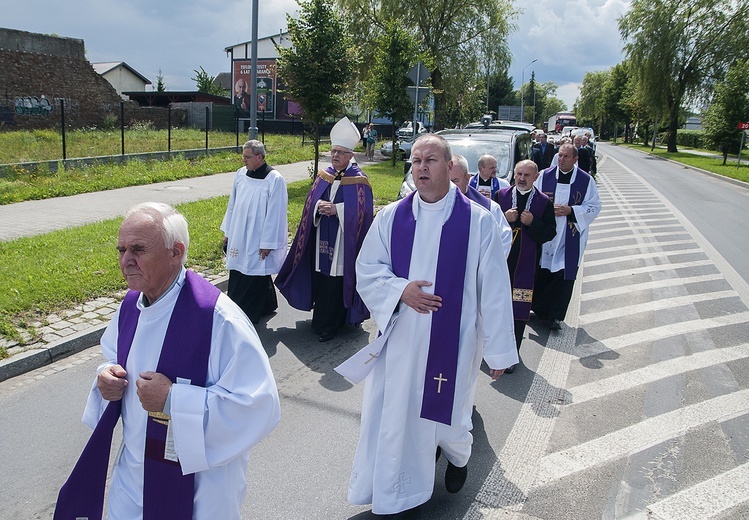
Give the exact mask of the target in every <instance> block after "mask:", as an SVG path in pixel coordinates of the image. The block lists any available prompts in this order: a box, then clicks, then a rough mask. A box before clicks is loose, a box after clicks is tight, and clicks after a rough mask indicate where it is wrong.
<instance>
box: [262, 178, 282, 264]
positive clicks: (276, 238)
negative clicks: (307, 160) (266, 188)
mask: <svg viewBox="0 0 749 520" xmlns="http://www.w3.org/2000/svg"><path fill="white" fill-rule="evenodd" d="M288 203H289V195H288V192H287V191H286V182H285V181H284V179H283V177H281V175H280V174H278V175H276V176H275V177H274V179H273V182H272V184H271V186H270V195H269V198H268V206H267V208H266V210H265V225H264V226H263V230H262V237H261V239H260V249H283V250H284V251H285V250H286V244H287V242H288V234H289V225H288V220H287V218H288V217H287V207H288Z"/></svg>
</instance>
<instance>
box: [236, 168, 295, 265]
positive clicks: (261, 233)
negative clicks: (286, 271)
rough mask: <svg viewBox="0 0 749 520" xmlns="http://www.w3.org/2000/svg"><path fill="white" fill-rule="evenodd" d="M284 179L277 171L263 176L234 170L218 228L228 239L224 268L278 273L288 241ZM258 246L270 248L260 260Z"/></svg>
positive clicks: (244, 170)
mask: <svg viewBox="0 0 749 520" xmlns="http://www.w3.org/2000/svg"><path fill="white" fill-rule="evenodd" d="M287 205H288V193H287V191H286V182H285V181H284V178H283V177H282V176H281V174H280V173H278V172H277V171H276V170H271V171H270V172H269V173H268V175H267V176H266V177H265V178H264V179H253V178H251V177H248V176H247V168H246V167H244V166H243V167H242V168H240V169H239V170H237V173H236V175H235V176H234V185H233V186H232V190H231V195H229V204H228V206H227V208H226V213H225V214H224V220H223V222H222V223H221V231H223V232H224V235H225V236H227V237H228V238H229V242H228V244H227V249H226V268H227V269H232V270H235V271H239V272H240V273H242V274H245V275H247V276H266V275H269V274H277V273H278V271H279V269H281V265H282V264H283V261H284V258H286V245H287V244H288V241H289V227H288V222H287V210H286V209H287ZM260 249H270V250H271V252H270V254H269V255H268V256H267V257H266V258H265V260H261V259H260V257H259V254H258V252H259V251H260Z"/></svg>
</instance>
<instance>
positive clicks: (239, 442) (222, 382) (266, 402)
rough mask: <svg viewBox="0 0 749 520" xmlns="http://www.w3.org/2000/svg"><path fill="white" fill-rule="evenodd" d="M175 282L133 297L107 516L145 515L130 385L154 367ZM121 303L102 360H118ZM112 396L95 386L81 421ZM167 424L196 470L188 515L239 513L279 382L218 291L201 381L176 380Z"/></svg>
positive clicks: (140, 440)
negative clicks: (159, 292)
mask: <svg viewBox="0 0 749 520" xmlns="http://www.w3.org/2000/svg"><path fill="white" fill-rule="evenodd" d="M184 280H185V270H184V268H183V269H182V271H181V273H180V274H179V277H178V281H177V283H176V284H175V285H174V286H173V287H172V288H171V289H170V290H169V291H168V292H167V294H166V295H164V296H163V297H162V298H161V299H159V300H158V301H156V302H155V303H154V304H153V305H151V306H149V307H144V306H143V302H142V300H143V296H142V295H141V297H140V299H139V300H138V303H137V305H138V309H140V316H139V318H138V326H137V328H136V332H135V337H134V338H133V343H132V347H131V348H130V353H129V356H128V359H127V363H126V366H125V370H126V371H127V380H128V384H127V386H126V387H125V394H124V396H123V401H122V421H123V424H124V429H123V443H122V446H121V447H120V452H119V454H118V458H117V461H116V465H115V468H114V470H113V473H112V478H111V483H110V485H109V498H108V510H109V515H108V517H107V518H108V519H109V520H137V519H139V518H142V515H143V511H142V504H143V460H144V446H145V435H146V420H147V412H146V411H145V410H144V409H143V407H142V406H141V404H140V400H139V399H138V396H137V393H136V392H137V388H136V385H135V382H136V380H137V379H138V374H139V373H140V372H144V371H149V370H150V371H156V367H157V364H158V361H159V356H160V354H161V347H162V344H163V341H164V336H165V334H166V329H167V325H168V324H169V319H170V317H171V314H172V309H173V308H174V305H175V303H176V302H177V296H178V295H179V292H180V289H181V288H182V285H183V284H184ZM119 315H120V309H119V308H118V309H117V312H116V313H115V315H114V317H113V318H112V321H111V322H110V323H109V326H108V327H107V329H106V330H105V331H104V334H103V335H102V338H101V347H102V352H103V354H104V357H105V358H106V359H107V360H108V362H107V363H105V364H103V365H102V366H100V367H99V371H100V370H101V369H103V368H104V367H105V366H107V365H109V364H113V363H116V362H117V336H118V330H117V322H118V320H119ZM108 403H109V402H108V401H106V400H104V399H103V398H102V396H101V393H100V392H99V390H98V388H97V387H96V379H94V383H93V386H92V389H91V392H90V394H89V397H88V402H87V403H86V409H85V411H84V414H83V422H84V423H85V424H87V425H88V426H90V427H91V428H94V427H95V426H96V423H97V422H98V421H99V418H100V416H101V414H102V413H103V412H104V409H105V408H106V406H107V404H108ZM170 413H171V420H170V427H171V429H172V431H173V433H174V444H175V448H176V452H177V456H178V457H179V462H180V464H181V466H182V472H183V474H189V473H195V501H194V510H193V518H195V519H206V518H222V519H236V520H239V518H240V510H241V506H242V502H243V500H244V496H245V494H246V491H247V482H246V478H245V474H246V471H247V464H248V461H249V456H250V449H251V448H252V447H253V446H254V445H256V444H257V443H258V442H260V441H261V440H262V439H263V438H264V437H265V436H267V435H268V434H269V433H270V432H271V431H272V430H273V428H275V426H276V424H278V421H279V419H280V406H279V399H278V392H277V389H276V383H275V380H274V378H273V374H272V372H271V368H270V363H269V362H268V356H267V355H266V353H265V351H264V350H263V346H262V344H261V343H260V339H259V338H258V336H257V333H256V332H255V329H254V328H253V327H252V325H251V324H250V322H249V320H248V319H247V316H245V314H244V313H243V312H242V310H241V309H240V308H239V307H237V305H236V304H235V303H234V302H232V301H231V300H230V299H229V297H228V296H226V295H225V294H223V293H222V294H221V295H220V296H219V298H218V301H217V303H216V307H215V310H214V314H213V330H212V333H211V352H210V356H209V359H208V376H207V380H206V387H205V388H203V387H199V386H193V385H190V384H187V383H177V384H174V385H173V386H172V392H171V408H170Z"/></svg>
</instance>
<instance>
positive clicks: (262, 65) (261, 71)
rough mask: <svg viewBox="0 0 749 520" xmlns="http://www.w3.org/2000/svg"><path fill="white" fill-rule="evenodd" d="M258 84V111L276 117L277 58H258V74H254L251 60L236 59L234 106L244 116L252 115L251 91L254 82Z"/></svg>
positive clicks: (272, 117)
mask: <svg viewBox="0 0 749 520" xmlns="http://www.w3.org/2000/svg"><path fill="white" fill-rule="evenodd" d="M253 81H255V83H256V85H257V112H258V114H263V113H264V114H265V116H266V117H269V118H271V119H274V118H275V117H276V87H277V85H278V77H277V73H276V60H275V59H264V60H257V74H252V61H251V60H234V94H233V99H234V106H235V107H237V109H238V110H239V111H240V113H241V114H242V115H243V116H246V117H249V116H250V91H251V87H250V86H251V85H252V82H253Z"/></svg>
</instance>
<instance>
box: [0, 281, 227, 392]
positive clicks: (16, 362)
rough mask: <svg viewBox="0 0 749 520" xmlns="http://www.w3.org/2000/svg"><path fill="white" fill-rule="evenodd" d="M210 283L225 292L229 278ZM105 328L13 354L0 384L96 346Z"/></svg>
mask: <svg viewBox="0 0 749 520" xmlns="http://www.w3.org/2000/svg"><path fill="white" fill-rule="evenodd" d="M211 283H213V285H215V286H216V287H218V288H219V289H220V290H221V292H226V288H227V286H228V285H229V276H228V275H224V276H222V277H220V278H217V279H215V280H213V281H212V282H211ZM106 328H107V324H106V323H104V324H99V325H96V326H94V327H91V328H89V329H86V330H82V331H80V332H76V333H75V334H71V335H70V336H67V337H65V338H62V339H59V340H57V341H54V342H52V343H48V344H47V345H45V346H44V347H42V348H33V349H29V350H27V351H26V352H21V353H18V354H15V355H13V356H12V357H10V358H8V359H3V360H0V382H2V381H5V380H7V379H10V378H13V377H16V376H20V375H22V374H25V373H27V372H31V371H32V370H36V369H37V368H42V367H44V366H46V365H49V364H51V363H54V362H56V361H59V360H61V359H63V358H66V357H68V356H71V355H73V354H77V353H78V352H81V351H83V350H86V349H88V348H91V347H95V346H97V345H98V344H99V341H100V340H101V336H102V334H104V329H106Z"/></svg>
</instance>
